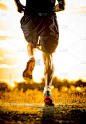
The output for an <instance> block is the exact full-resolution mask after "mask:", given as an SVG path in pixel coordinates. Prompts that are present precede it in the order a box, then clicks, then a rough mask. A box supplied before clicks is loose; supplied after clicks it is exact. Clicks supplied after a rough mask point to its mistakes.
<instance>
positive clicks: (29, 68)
mask: <svg viewBox="0 0 86 124" xmlns="http://www.w3.org/2000/svg"><path fill="white" fill-rule="evenodd" d="M34 51H35V49H34V48H33V47H32V45H31V44H30V43H28V45H27V52H28V56H29V61H28V62H27V65H26V69H25V70H24V72H23V78H24V79H25V80H27V81H30V79H32V78H33V77H32V73H33V69H34V67H35V58H34Z"/></svg>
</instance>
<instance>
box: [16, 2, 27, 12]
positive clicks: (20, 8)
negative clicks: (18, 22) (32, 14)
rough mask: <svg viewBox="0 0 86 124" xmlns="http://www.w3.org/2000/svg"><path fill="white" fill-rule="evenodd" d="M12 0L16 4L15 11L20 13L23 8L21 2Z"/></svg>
mask: <svg viewBox="0 0 86 124" xmlns="http://www.w3.org/2000/svg"><path fill="white" fill-rule="evenodd" d="M14 1H15V4H16V6H17V11H18V12H20V13H22V12H23V11H24V10H25V6H23V5H22V4H21V2H20V0H14Z"/></svg>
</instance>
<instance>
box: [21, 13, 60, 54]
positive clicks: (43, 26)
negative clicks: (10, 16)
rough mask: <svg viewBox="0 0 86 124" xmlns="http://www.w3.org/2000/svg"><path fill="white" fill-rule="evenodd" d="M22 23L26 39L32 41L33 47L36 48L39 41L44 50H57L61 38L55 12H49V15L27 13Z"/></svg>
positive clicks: (48, 51)
mask: <svg viewBox="0 0 86 124" xmlns="http://www.w3.org/2000/svg"><path fill="white" fill-rule="evenodd" d="M20 23H21V28H22V31H23V33H24V37H25V39H26V41H27V42H29V43H31V44H32V47H33V48H36V45H37V43H38V41H39V44H40V46H41V48H42V51H43V52H46V53H53V52H55V49H56V48H57V45H58V39H59V30H58V23H57V18H56V14H55V13H51V14H48V15H47V16H38V15H36V14H30V13H25V14H24V16H23V17H22V18H21V20H20Z"/></svg>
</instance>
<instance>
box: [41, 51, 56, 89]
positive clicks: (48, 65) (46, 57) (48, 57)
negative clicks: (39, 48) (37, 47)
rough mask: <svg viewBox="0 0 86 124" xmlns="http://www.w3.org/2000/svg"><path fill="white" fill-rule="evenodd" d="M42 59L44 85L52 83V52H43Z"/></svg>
mask: <svg viewBox="0 0 86 124" xmlns="http://www.w3.org/2000/svg"><path fill="white" fill-rule="evenodd" d="M43 61H44V65H45V70H44V74H45V86H50V87H51V85H52V78H53V73H54V66H53V57H52V54H49V53H45V52H43Z"/></svg>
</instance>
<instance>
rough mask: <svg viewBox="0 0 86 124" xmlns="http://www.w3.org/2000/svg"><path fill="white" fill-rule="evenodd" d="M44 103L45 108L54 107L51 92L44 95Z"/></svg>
mask: <svg viewBox="0 0 86 124" xmlns="http://www.w3.org/2000/svg"><path fill="white" fill-rule="evenodd" d="M44 103H45V106H54V103H53V100H52V96H51V93H50V91H45V93H44Z"/></svg>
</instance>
